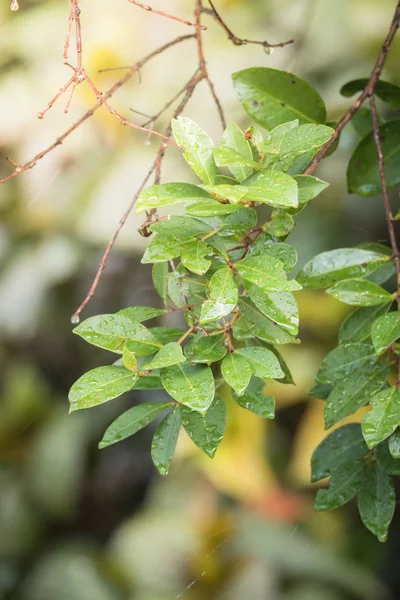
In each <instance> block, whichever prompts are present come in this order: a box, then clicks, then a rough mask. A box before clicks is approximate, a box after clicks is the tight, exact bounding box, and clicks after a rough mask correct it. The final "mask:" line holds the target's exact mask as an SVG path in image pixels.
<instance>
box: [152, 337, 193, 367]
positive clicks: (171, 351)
mask: <svg viewBox="0 0 400 600" xmlns="http://www.w3.org/2000/svg"><path fill="white" fill-rule="evenodd" d="M185 360H186V358H185V357H184V356H183V352H182V348H181V346H180V345H179V344H177V342H169V344H165V346H163V347H162V348H161V350H160V351H159V352H157V354H156V355H155V357H154V358H153V360H151V361H150V362H149V363H147V364H145V365H143V367H142V370H143V371H154V369H162V368H164V367H170V366H171V365H177V364H178V363H182V362H185Z"/></svg>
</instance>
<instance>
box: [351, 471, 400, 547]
mask: <svg viewBox="0 0 400 600" xmlns="http://www.w3.org/2000/svg"><path fill="white" fill-rule="evenodd" d="M395 505H396V496H395V491H394V485H393V481H392V478H391V477H390V475H388V474H387V473H385V471H384V470H383V469H381V468H380V467H379V465H377V464H376V462H371V463H369V464H368V465H367V466H366V470H365V474H364V479H363V482H362V484H361V486H360V489H359V492H358V510H359V511H360V516H361V519H362V522H363V523H364V525H365V527H366V528H367V529H369V530H370V531H371V532H372V533H373V534H374V535H376V537H377V538H378V540H379V541H380V542H385V541H386V539H387V534H388V529H389V525H390V523H391V521H392V518H393V514H394V509H395Z"/></svg>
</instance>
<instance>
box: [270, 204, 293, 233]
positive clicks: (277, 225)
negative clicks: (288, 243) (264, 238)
mask: <svg viewBox="0 0 400 600" xmlns="http://www.w3.org/2000/svg"><path fill="white" fill-rule="evenodd" d="M294 226H295V222H294V219H293V217H292V216H291V215H289V214H288V213H287V212H284V211H283V210H275V211H274V212H273V213H272V215H271V220H270V222H269V223H268V225H267V227H266V228H265V231H266V232H267V233H268V234H269V235H271V236H273V237H278V238H282V237H287V236H288V235H289V233H290V232H291V231H292V229H293V227H294Z"/></svg>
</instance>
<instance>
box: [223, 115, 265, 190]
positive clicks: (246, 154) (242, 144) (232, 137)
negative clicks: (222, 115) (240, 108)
mask: <svg viewBox="0 0 400 600" xmlns="http://www.w3.org/2000/svg"><path fill="white" fill-rule="evenodd" d="M222 144H223V146H224V147H225V148H226V149H232V150H234V151H235V152H237V153H238V154H239V155H240V156H241V157H242V159H244V160H245V161H248V162H244V163H242V164H241V165H238V166H235V165H234V164H232V163H230V164H229V163H225V165H222V164H219V159H218V158H217V157H215V159H216V162H217V166H219V167H222V166H228V167H229V170H230V172H231V173H232V175H233V176H234V177H235V179H237V180H238V181H239V182H242V181H244V180H245V179H247V177H250V175H251V174H252V173H253V169H252V167H254V166H255V168H259V167H260V166H261V165H260V164H258V163H257V162H255V161H254V159H253V152H252V149H251V146H250V143H249V141H248V140H247V139H246V136H245V134H244V133H243V131H242V130H241V129H240V127H238V126H237V125H236V124H235V123H232V122H231V123H228V126H227V128H226V129H225V131H224V135H223V136H222Z"/></svg>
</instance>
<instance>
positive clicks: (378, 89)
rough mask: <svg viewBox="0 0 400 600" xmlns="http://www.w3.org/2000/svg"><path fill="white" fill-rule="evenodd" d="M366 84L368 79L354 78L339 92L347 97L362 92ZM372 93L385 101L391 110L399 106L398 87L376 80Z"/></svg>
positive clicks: (399, 89) (399, 95)
mask: <svg viewBox="0 0 400 600" xmlns="http://www.w3.org/2000/svg"><path fill="white" fill-rule="evenodd" d="M367 84H368V79H355V80H353V81H349V82H348V83H346V84H345V85H344V86H343V87H342V89H341V90H340V93H341V94H342V96H346V97H347V98H349V97H351V96H354V94H357V93H358V92H362V91H363V90H364V88H365V86H366V85H367ZM374 94H375V95H376V96H378V98H380V99H381V100H383V101H384V102H387V103H388V104H389V105H390V107H391V108H392V109H393V110H398V109H399V108H400V87H399V86H398V85H394V84H393V83H390V82H388V81H383V80H382V79H380V80H378V81H377V82H376V85H375V86H374Z"/></svg>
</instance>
